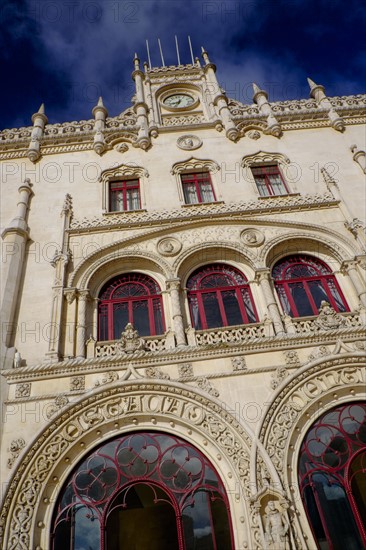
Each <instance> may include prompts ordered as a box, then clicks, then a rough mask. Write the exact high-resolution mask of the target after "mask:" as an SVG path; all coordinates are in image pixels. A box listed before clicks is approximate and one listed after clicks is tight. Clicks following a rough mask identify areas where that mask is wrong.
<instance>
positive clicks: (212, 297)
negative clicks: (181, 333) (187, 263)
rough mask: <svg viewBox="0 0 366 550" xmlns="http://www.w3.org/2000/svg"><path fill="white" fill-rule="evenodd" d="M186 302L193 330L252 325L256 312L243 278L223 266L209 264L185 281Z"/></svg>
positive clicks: (228, 267)
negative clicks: (187, 302)
mask: <svg viewBox="0 0 366 550" xmlns="http://www.w3.org/2000/svg"><path fill="white" fill-rule="evenodd" d="M187 288H188V301H189V306H190V311H191V318H192V324H193V326H194V328H196V329H207V328H216V327H224V326H232V325H242V324H247V323H255V322H256V321H257V313H256V310H255V306H254V302H253V299H252V294H251V291H250V289H249V285H248V282H247V280H246V278H245V277H244V275H243V274H242V273H240V271H239V270H237V269H235V268H234V267H231V266H228V265H226V264H211V265H209V266H205V267H203V268H200V269H198V270H196V271H195V272H194V273H193V274H192V275H191V276H190V278H189V279H188V282H187Z"/></svg>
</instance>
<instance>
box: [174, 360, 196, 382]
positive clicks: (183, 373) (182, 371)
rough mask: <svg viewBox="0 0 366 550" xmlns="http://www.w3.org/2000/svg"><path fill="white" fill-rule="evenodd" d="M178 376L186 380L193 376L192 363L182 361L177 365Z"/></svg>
mask: <svg viewBox="0 0 366 550" xmlns="http://www.w3.org/2000/svg"><path fill="white" fill-rule="evenodd" d="M178 372H179V378H180V379H181V380H186V379H189V378H193V377H194V373H193V366H192V363H182V364H181V365H178Z"/></svg>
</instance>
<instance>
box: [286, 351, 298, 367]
mask: <svg viewBox="0 0 366 550" xmlns="http://www.w3.org/2000/svg"><path fill="white" fill-rule="evenodd" d="M284 356H285V361H286V365H287V366H288V367H301V362H300V359H299V356H298V354H297V351H295V350H290V351H285V352H284Z"/></svg>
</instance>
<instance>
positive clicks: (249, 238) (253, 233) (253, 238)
mask: <svg viewBox="0 0 366 550" xmlns="http://www.w3.org/2000/svg"><path fill="white" fill-rule="evenodd" d="M240 238H241V240H242V241H243V242H244V243H245V244H246V246H260V245H261V244H263V243H264V235H263V233H262V232H261V231H259V229H252V228H250V227H249V228H248V229H244V231H242V232H241V233H240Z"/></svg>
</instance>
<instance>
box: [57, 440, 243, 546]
mask: <svg viewBox="0 0 366 550" xmlns="http://www.w3.org/2000/svg"><path fill="white" fill-rule="evenodd" d="M170 472H172V473H170ZM136 485H145V486H147V488H148V489H149V490H150V491H152V492H153V493H155V495H156V500H155V501H154V504H158V502H159V496H158V494H157V493H158V492H159V493H160V496H163V497H165V498H164V500H163V501H164V502H165V503H166V504H168V505H171V506H172V508H173V509H174V513H175V521H176V529H177V541H178V546H179V550H184V549H185V548H186V539H185V535H186V532H185V528H184V521H183V520H184V516H185V515H186V514H187V515H188V517H190V515H189V510H190V511H191V513H192V514H193V516H194V520H195V521H196V522H197V523H196V524H198V523H199V522H201V521H202V518H201V517H200V514H199V510H198V511H197V513H196V514H195V510H196V508H197V506H195V505H194V504H195V502H196V503H197V501H198V499H200V501H201V499H202V493H204V494H205V496H206V502H207V506H208V512H209V522H210V526H211V532H210V534H211V540H212V546H213V550H220V545H219V544H218V537H219V536H220V533H222V527H223V525H222V523H221V524H220V525H217V526H216V525H215V522H214V521H213V520H214V518H213V503H214V502H215V501H220V502H221V503H222V511H223V510H224V511H225V517H224V519H225V520H226V524H225V537H226V540H227V542H228V544H226V545H225V550H233V549H234V542H233V541H234V537H233V529H232V524H231V514H230V506H229V501H228V497H227V493H226V490H225V487H224V485H223V483H222V481H221V479H220V477H219V475H218V473H217V472H216V470H215V468H214V466H213V465H212V464H211V462H210V461H209V460H208V459H207V458H206V457H205V456H204V455H203V454H202V453H201V452H200V451H199V450H198V449H196V448H195V447H194V446H193V445H191V444H190V443H188V442H187V441H185V440H183V439H181V438H179V437H177V436H174V435H170V434H167V433H164V432H134V433H128V434H123V435H119V436H117V437H114V438H113V439H110V440H109V441H106V442H103V443H102V444H99V445H98V447H97V448H95V449H94V450H93V451H92V452H91V453H89V454H88V455H87V456H86V457H84V458H83V459H82V460H81V461H80V462H79V464H78V465H77V466H76V467H75V468H74V469H73V471H72V473H71V475H70V476H69V478H68V480H67V482H66V483H65V484H64V486H63V487H62V490H61V491H60V494H59V497H58V501H57V503H56V506H55V510H54V514H53V519H52V527H51V548H52V550H59V549H60V548H62V550H72V549H73V548H74V544H75V538H77V534H76V533H77V532H78V525H77V522H78V520H79V521H80V520H81V519H82V518H81V517H78V516H77V513H78V512H83V518H84V519H83V521H84V524H83V525H82V527H85V521H87V522H89V525H90V529H93V531H92V533H93V534H94V536H95V538H96V542H95V543H94V545H93V550H104V549H105V548H106V545H107V543H108V541H107V538H108V534H109V532H108V529H110V526H109V525H108V521H109V518H110V514H111V513H113V511H114V510H115V509H116V508H117V507H119V508H120V509H121V511H122V510H123V509H126V507H127V505H128V503H127V499H126V496H127V495H128V492H129V491H130V490H131V489H132V490H133V489H134V486H136ZM162 492H163V493H164V495H161V493H162ZM118 499H119V502H118ZM196 499H197V500H196ZM160 501H162V499H161V498H160ZM198 508H199V507H198ZM162 519H163V518H162ZM221 519H223V516H221ZM79 533H80V530H79ZM82 538H83V533H82ZM78 542H80V541H78ZM82 542H83V543H84V542H85V541H82ZM98 542H99V544H97V543H98Z"/></svg>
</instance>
